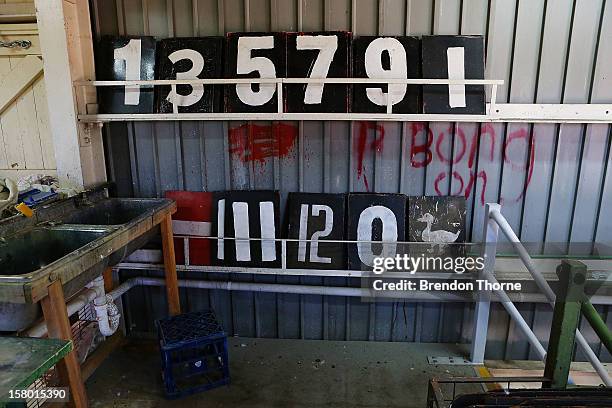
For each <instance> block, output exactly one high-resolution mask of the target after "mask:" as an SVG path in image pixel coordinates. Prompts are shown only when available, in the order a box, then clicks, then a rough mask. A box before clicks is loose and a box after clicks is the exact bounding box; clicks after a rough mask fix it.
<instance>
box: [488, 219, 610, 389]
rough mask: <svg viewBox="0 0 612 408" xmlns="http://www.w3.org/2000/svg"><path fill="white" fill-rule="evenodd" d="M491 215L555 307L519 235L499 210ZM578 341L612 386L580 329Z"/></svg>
mask: <svg viewBox="0 0 612 408" xmlns="http://www.w3.org/2000/svg"><path fill="white" fill-rule="evenodd" d="M491 217H492V218H493V219H494V220H495V222H497V224H498V225H499V228H500V229H501V230H502V232H503V233H504V235H506V237H507V238H508V240H509V241H510V242H511V243H512V246H513V247H514V249H515V250H516V251H517V252H518V255H519V257H520V258H521V259H522V260H523V263H524V264H525V266H526V267H527V270H528V271H529V273H530V274H531V276H532V277H533V280H534V281H535V283H536V285H538V288H540V290H541V291H542V292H544V295H546V298H547V299H548V301H549V302H550V304H551V306H552V307H553V308H554V307H555V299H556V296H555V292H554V291H553V290H552V288H551V287H550V285H549V284H548V282H547V281H546V279H544V276H542V274H541V273H540V272H539V271H538V270H537V269H536V267H535V264H534V263H533V260H532V259H531V256H529V253H528V252H527V250H526V249H525V247H524V246H523V244H522V243H521V241H520V240H519V238H518V237H517V235H516V234H515V233H514V231H513V230H512V227H511V226H510V224H509V223H508V221H507V220H506V218H505V217H504V216H503V215H502V213H501V212H500V211H499V210H497V211H491ZM576 342H577V343H578V344H579V345H580V347H581V348H582V351H583V352H584V353H585V354H586V356H587V359H588V360H589V362H590V363H591V365H592V366H593V368H594V369H595V371H597V374H599V377H600V378H601V379H602V381H603V382H604V384H605V385H606V386H607V387H612V378H610V375H609V374H608V370H606V368H605V367H604V365H603V364H602V363H601V361H599V358H597V355H596V354H595V353H594V352H593V350H592V349H591V346H589V343H588V342H587V341H586V339H585V338H584V336H583V335H582V333H581V332H580V330H578V329H576Z"/></svg>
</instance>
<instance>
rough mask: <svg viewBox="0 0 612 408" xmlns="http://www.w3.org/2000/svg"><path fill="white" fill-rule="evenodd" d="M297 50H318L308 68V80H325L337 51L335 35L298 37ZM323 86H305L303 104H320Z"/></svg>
mask: <svg viewBox="0 0 612 408" xmlns="http://www.w3.org/2000/svg"><path fill="white" fill-rule="evenodd" d="M296 48H297V49H298V50H319V55H318V56H317V59H316V60H315V62H314V64H313V65H312V66H311V68H310V74H309V78H327V73H328V72H329V66H330V65H331V63H332V60H333V59H334V54H336V50H337V49H338V37H336V36H335V35H300V36H298V37H297V39H296ZM323 86H324V84H307V85H306V92H305V93H304V103H305V104H307V105H314V104H318V103H321V99H322V98H323Z"/></svg>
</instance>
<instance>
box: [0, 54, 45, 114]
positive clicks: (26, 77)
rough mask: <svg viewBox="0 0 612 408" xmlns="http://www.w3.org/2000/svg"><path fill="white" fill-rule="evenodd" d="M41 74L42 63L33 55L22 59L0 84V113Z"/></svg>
mask: <svg viewBox="0 0 612 408" xmlns="http://www.w3.org/2000/svg"><path fill="white" fill-rule="evenodd" d="M42 73H43V62H42V61H41V60H40V58H38V57H35V56H33V55H28V56H27V57H24V58H23V59H22V60H21V62H20V63H19V64H17V66H16V67H15V68H13V69H12V70H11V71H10V72H9V73H8V74H7V75H6V76H5V77H4V78H2V82H0V89H2V92H0V113H2V112H4V110H5V109H6V108H8V107H9V106H10V105H11V104H12V103H13V102H14V101H15V100H16V99H17V98H18V97H19V95H21V93H22V92H23V91H24V90H25V89H26V88H27V87H29V86H30V85H32V83H34V81H36V79H38V77H39V76H41V75H42Z"/></svg>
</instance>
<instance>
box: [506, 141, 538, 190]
mask: <svg viewBox="0 0 612 408" xmlns="http://www.w3.org/2000/svg"><path fill="white" fill-rule="evenodd" d="M521 139H523V140H524V141H525V144H526V145H527V146H528V148H529V159H528V160H527V164H523V163H515V162H513V161H512V160H511V159H510V157H509V156H508V146H510V144H511V143H512V142H513V141H515V140H516V141H519V140H521ZM533 141H534V142H533V143H529V132H528V131H527V129H519V130H517V131H514V132H512V133H510V134H509V135H508V138H507V139H506V143H505V145H504V151H503V156H504V163H508V164H509V165H510V168H511V169H512V170H515V171H527V180H526V181H525V186H524V187H523V190H522V191H521V194H519V196H518V197H517V198H516V201H520V200H521V199H522V198H523V197H524V196H525V193H526V192H527V187H529V184H530V183H531V176H532V174H533V164H534V161H535V139H533Z"/></svg>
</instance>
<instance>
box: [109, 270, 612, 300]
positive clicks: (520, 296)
mask: <svg viewBox="0 0 612 408" xmlns="http://www.w3.org/2000/svg"><path fill="white" fill-rule="evenodd" d="M114 268H115V269H117V270H121V269H127V270H142V271H151V270H159V271H163V270H164V265H163V264H159V263H149V262H123V263H120V264H117V265H116V266H115V267H114ZM176 270H177V271H179V272H202V273H248V274H250V275H253V274H255V275H278V276H327V277H329V276H332V277H353V278H361V277H364V276H365V275H366V274H369V272H362V271H357V270H355V271H351V270H342V269H339V270H325V271H324V272H325V273H323V272H322V271H321V270H317V269H306V270H305V269H278V268H249V270H246V269H244V268H240V267H231V266H204V265H180V264H177V265H176ZM306 271H308V272H313V273H312V274H305V273H304V272H306ZM393 277H395V278H412V279H414V278H423V279H457V280H470V279H471V278H470V277H469V276H467V275H457V274H456V273H419V274H418V275H416V276H415V275H412V274H410V273H409V272H397V273H395V274H394V275H393ZM509 296H510V300H511V301H512V302H518V303H549V301H548V299H547V298H546V296H544V295H542V294H541V293H520V292H516V293H511V294H510V295H509ZM439 300H441V301H444V300H445V299H443V298H441V299H439ZM462 300H465V298H462ZM491 300H492V301H494V302H503V301H504V300H503V299H501V298H500V297H498V298H493V299H491ZM590 300H591V303H592V304H594V305H612V296H600V295H597V296H592V297H591V298H590Z"/></svg>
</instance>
